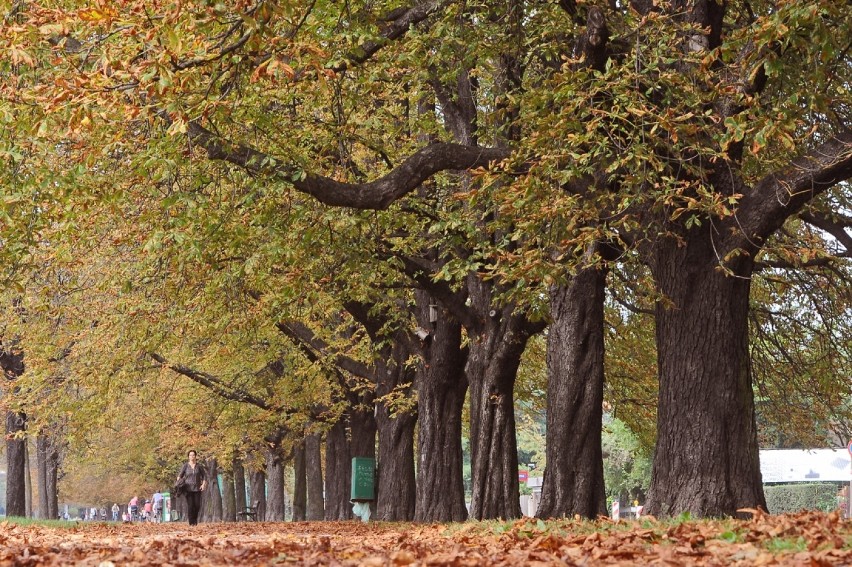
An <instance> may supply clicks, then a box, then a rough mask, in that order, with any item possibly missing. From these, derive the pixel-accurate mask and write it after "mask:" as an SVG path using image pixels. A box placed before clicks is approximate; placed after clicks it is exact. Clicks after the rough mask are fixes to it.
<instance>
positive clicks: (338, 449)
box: [325, 415, 352, 521]
mask: <svg viewBox="0 0 852 567" xmlns="http://www.w3.org/2000/svg"><path fill="white" fill-rule="evenodd" d="M345 417H346V416H345V415H344V416H341V418H340V419H339V420H338V421H337V423H335V424H334V425H333V426H332V427H331V429H329V430H328V433H327V434H326V437H325V519H326V520H330V521H335V520H350V519H351V518H352V514H351V512H352V511H351V509H350V506H349V484H350V481H351V479H350V478H349V475H350V474H351V472H350V471H351V468H352V462H351V460H350V457H349V444H348V443H347V441H346V419H345Z"/></svg>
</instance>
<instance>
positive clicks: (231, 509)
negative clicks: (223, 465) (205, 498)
mask: <svg viewBox="0 0 852 567" xmlns="http://www.w3.org/2000/svg"><path fill="white" fill-rule="evenodd" d="M234 496H235V492H234V471H232V470H230V471H224V473H223V474H222V521H223V522H236V521H237V509H236V505H235V501H234Z"/></svg>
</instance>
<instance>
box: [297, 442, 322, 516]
mask: <svg viewBox="0 0 852 567" xmlns="http://www.w3.org/2000/svg"><path fill="white" fill-rule="evenodd" d="M303 454H304V462H303V464H302V475H303V477H304V476H306V478H307V483H306V487H305V488H304V490H305V491H306V493H307V515H305V511H304V509H303V511H302V514H303V516H302V519H303V520H304V519H307V520H308V521H320V520H322V519H323V518H324V517H325V502H324V499H323V494H322V486H323V482H322V453H321V451H320V436H319V435H318V434H316V433H313V434H311V435H308V436H307V437H305V446H304V452H303ZM302 482H303V486H305V484H304V483H305V480H304V479H303V481H302ZM303 505H304V504H303Z"/></svg>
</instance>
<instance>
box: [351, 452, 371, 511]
mask: <svg viewBox="0 0 852 567" xmlns="http://www.w3.org/2000/svg"><path fill="white" fill-rule="evenodd" d="M375 499H376V459H374V458H372V457H354V458H353V459H352V501H353V502H364V501H370V500H375Z"/></svg>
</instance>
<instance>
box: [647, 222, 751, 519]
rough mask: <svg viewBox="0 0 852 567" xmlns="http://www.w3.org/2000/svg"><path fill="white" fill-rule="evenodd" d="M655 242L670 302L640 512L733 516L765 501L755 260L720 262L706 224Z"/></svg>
mask: <svg viewBox="0 0 852 567" xmlns="http://www.w3.org/2000/svg"><path fill="white" fill-rule="evenodd" d="M700 231H702V232H703V233H699V234H696V232H699V230H696V231H693V233H692V234H689V235H688V236H687V237H686V239H685V242H686V244H683V242H684V241H680V243H678V242H677V241H675V240H674V239H671V240H667V241H661V242H657V243H655V245H654V248H653V252H652V253H653V256H652V258H651V262H649V263H650V266H651V270H652V272H653V275H654V278H655V280H656V282H657V285H658V287H659V289H660V291H661V292H662V293H663V294H664V296H665V298H666V300H667V301H670V305H668V306H667V305H664V304H663V303H659V304H658V305H657V308H656V324H657V328H656V336H657V353H658V365H659V379H660V392H659V404H658V408H657V447H656V451H655V454H654V465H653V473H652V477H651V487H650V490H649V492H648V504H647V507H646V510H647V512H648V513H649V514H653V515H656V516H672V515H676V514H681V513H683V512H689V513H690V514H691V515H693V516H694V517H708V516H710V517H716V516H727V515H735V514H736V513H737V510H738V509H740V508H756V507H758V506H760V507H763V508H764V509H765V508H766V501H765V499H764V496H763V487H762V484H761V476H760V462H759V451H758V443H757V427H756V424H755V415H754V393H753V391H752V383H751V371H750V368H749V356H748V324H747V318H748V308H749V291H750V283H751V278H750V276H751V274H752V271H753V263H752V260H751V257H748V256H746V255H741V256H739V257H737V258H736V259H735V260H734V261H733V263H732V264H730V267H731V268H732V269H733V270H734V271H735V274H736V275H734V276H728V275H726V274H725V273H724V272H723V271H722V270H720V269H719V260H718V258H717V256H716V251H715V250H714V248H713V235H712V234H710V224H709V223H707V224H706V226H703V227H701V228H700Z"/></svg>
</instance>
